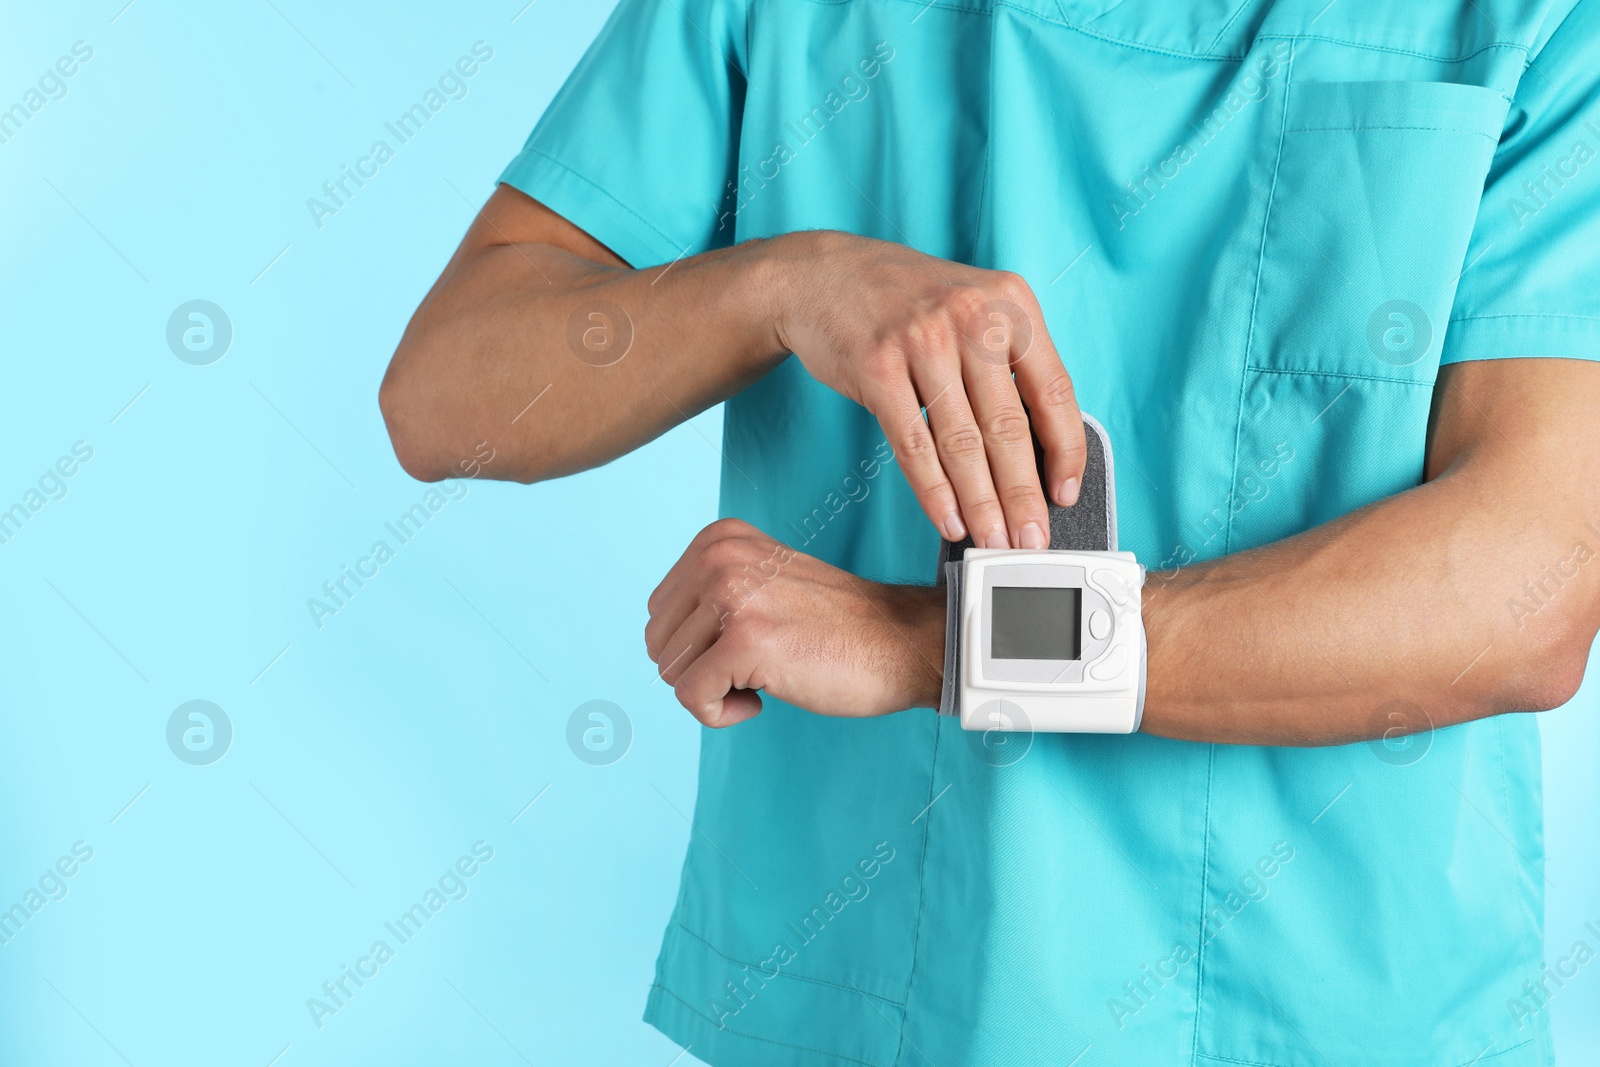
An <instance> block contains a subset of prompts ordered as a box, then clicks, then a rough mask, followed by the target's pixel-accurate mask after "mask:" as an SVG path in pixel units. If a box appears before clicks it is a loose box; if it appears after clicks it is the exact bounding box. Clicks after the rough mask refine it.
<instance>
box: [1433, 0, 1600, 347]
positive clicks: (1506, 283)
mask: <svg viewBox="0 0 1600 1067" xmlns="http://www.w3.org/2000/svg"><path fill="white" fill-rule="evenodd" d="M1508 356H1560V357H1569V358H1576V359H1600V3H1597V2H1595V0H1578V2H1577V4H1576V5H1575V6H1574V7H1572V9H1571V10H1570V11H1569V13H1568V14H1567V16H1566V18H1565V19H1564V20H1562V21H1561V22H1560V24H1559V25H1558V26H1556V28H1555V30H1554V31H1553V32H1552V33H1550V35H1549V37H1548V39H1547V40H1546V41H1545V43H1544V45H1543V47H1542V48H1538V49H1537V50H1536V51H1535V52H1534V53H1533V55H1532V58H1531V60H1530V61H1529V63H1528V66H1527V69H1526V70H1525V71H1524V73H1523V76H1522V79H1521V82H1520V83H1519V85H1518V88H1517V91H1516V96H1515V98H1514V99H1513V100H1512V102H1511V109H1510V112H1509V115H1508V117H1507V123H1506V131H1505V133H1504V135H1503V136H1502V138H1501V142H1500V147H1499V149H1498V151H1497V152H1496V153H1495V158H1494V162H1493V164H1492V165H1491V167H1490V170H1489V178H1488V181H1487V183H1486V186H1485V189H1484V194H1483V200H1482V203H1481V204H1480V206H1479V209H1478V220H1477V224H1476V227H1475V229H1474V231H1473V236H1472V241H1471V244H1470V246H1469V248H1468V250H1467V259H1466V270H1465V271H1464V272H1463V273H1462V275H1461V280H1460V283H1459V285H1458V288H1457V291H1456V301H1455V307H1454V309H1453V311H1452V312H1451V317H1450V324H1449V327H1448V329H1447V330H1446V331H1445V339H1444V350H1443V353H1442V357H1441V359H1442V362H1444V363H1458V362H1461V361H1464V360H1473V359H1498V358H1505V357H1508Z"/></svg>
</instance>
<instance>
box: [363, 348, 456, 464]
mask: <svg viewBox="0 0 1600 1067" xmlns="http://www.w3.org/2000/svg"><path fill="white" fill-rule="evenodd" d="M412 392H413V390H412V389H411V388H410V387H409V386H408V385H407V384H406V379H405V375H403V374H402V373H397V371H396V367H395V365H394V364H393V363H391V364H390V365H389V371H388V373H387V374H385V375H384V376H383V384H382V385H380V386H379V387H378V410H379V411H381V412H382V413H383V425H384V427H385V428H386V429H387V430H388V431H389V445H390V447H391V448H393V449H394V458H395V459H396V460H398V461H399V463H400V468H401V469H402V470H404V471H405V472H406V473H407V474H409V475H411V477H413V478H415V479H417V481H419V482H437V481H440V480H442V479H443V478H444V477H445V475H444V473H443V472H442V471H441V470H440V469H439V465H438V457H437V455H436V454H435V450H434V448H433V447H432V442H431V441H430V440H429V437H428V434H427V433H426V432H425V430H424V429H423V424H424V422H425V419H424V417H423V414H422V413H421V412H419V411H418V410H417V403H416V402H415V400H414V399H413V397H412V395H411V394H412Z"/></svg>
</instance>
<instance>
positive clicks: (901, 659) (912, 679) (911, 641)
mask: <svg viewBox="0 0 1600 1067" xmlns="http://www.w3.org/2000/svg"><path fill="white" fill-rule="evenodd" d="M879 588H880V590H882V592H883V596H882V598H881V602H882V604H881V606H882V613H883V615H884V617H885V618H886V619H887V620H888V634H887V638H888V641H889V642H890V645H889V647H890V648H891V649H892V650H893V653H894V662H895V663H896V664H897V665H898V666H899V667H900V670H899V671H898V672H897V673H898V674H899V675H900V677H901V679H902V681H901V698H900V700H899V701H898V703H899V706H901V707H905V708H934V709H937V708H938V707H939V700H940V698H941V696H943V689H944V644H945V600H946V592H945V590H944V589H943V587H940V586H925V585H885V586H880V587H879Z"/></svg>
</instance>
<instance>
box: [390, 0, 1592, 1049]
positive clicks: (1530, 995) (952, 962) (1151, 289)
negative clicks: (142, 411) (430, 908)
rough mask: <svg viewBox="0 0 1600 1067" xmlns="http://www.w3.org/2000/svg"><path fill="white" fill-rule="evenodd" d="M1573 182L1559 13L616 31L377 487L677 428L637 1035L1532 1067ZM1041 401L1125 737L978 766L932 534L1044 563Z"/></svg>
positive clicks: (463, 303)
mask: <svg viewBox="0 0 1600 1067" xmlns="http://www.w3.org/2000/svg"><path fill="white" fill-rule="evenodd" d="M1597 154H1600V2H1597V0H1462V2H1459V3H1458V2H1456V0H1434V2H1417V3H1406V4H1395V3H1388V2H1385V0H1334V2H1333V3H1326V2H1325V0H1307V2H1305V3H1300V2H1279V3H1270V2H1267V0H1245V2H1243V3H1234V2H1231V0H1230V2H1223V0H1191V2H1190V3H1185V4H1177V3H1159V2H1157V0H959V2H957V0H826V2H824V0H621V3H620V4H618V6H617V8H616V11H615V13H614V14H613V15H612V17H611V19H610V21H609V22H608V23H607V24H606V27H605V29H604V31H603V32H602V33H601V35H600V37H599V39H598V40H597V41H596V42H595V44H594V46H593V47H592V48H591V50H590V51H589V53H588V54H587V55H586V56H585V57H584V59H583V60H582V62H581V63H580V64H579V66H578V67H577V69H576V70H575V71H574V73H573V74H572V76H571V78H570V80H569V81H568V82H567V84H566V86H565V87H564V88H563V89H562V90H561V91H560V93H559V94H558V95H557V96H556V98H555V100H554V102H553V103H552V104H551V105H550V107H549V109H548V110H547V111H546V112H545V114H544V116H543V118H542V119H541V120H540V121H539V123H538V126H537V128H536V129H534V131H533V133H532V135H531V136H530V137H529V139H528V141H527V144H526V146H525V147H524V148H523V150H522V152H521V154H520V155H518V156H517V157H516V158H515V159H514V160H513V161H512V162H511V164H510V165H509V166H508V167H507V168H506V170H505V172H504V174H503V175H502V176H501V179H500V180H501V182H502V184H501V186H500V187H499V188H498V190H497V191H496V192H495V193H494V195H493V196H492V197H491V198H490V200H489V201H488V203H487V204H486V206H485V207H484V209H483V211H482V213H481V214H480V215H479V217H478V219H477V220H476V222H475V223H474V224H473V226H472V228H471V230H470V231H469V232H468V234H467V236H466V238H465V240H464V241H463V243H462V245H461V248H460V249H459V250H458V251H457V253H456V254H455V257H454V258H453V259H452V260H451V262H450V264H449V265H448V267H447V268H446V269H445V271H444V273H443V275H442V276H441V278H440V279H439V282H438V283H437V285H436V286H435V287H434V289H433V291H432V292H431V293H430V294H429V295H428V297H427V298H426V299H425V301H424V302H423V304H422V306H421V307H420V309H419V310H418V312H417V314H416V316H415V318H414V319H413V321H412V322H411V325H410V327H409V329H408V330H407V332H406V334H405V337H404V340H403V341H402V343H401V345H400V347H399V350H398V352H397V353H396V356H395V359H394V362H393V365H392V366H391V368H390V371H389V374H388V377H387V379H386V380H385V382H384V386H383V392H382V403H383V409H384V414H385V416H386V419H387V420H388V423H389V426H390V431H391V434H392V437H393V440H394V444H395V448H396V452H397V454H398V456H399V459H400V461H401V463H402V464H403V465H404V466H405V468H406V469H407V470H408V471H410V472H411V473H413V474H414V475H416V476H417V477H419V478H423V479H438V478H441V477H444V476H446V475H449V474H451V473H454V471H455V469H456V464H457V463H458V462H459V461H460V459H462V458H463V457H468V456H471V455H473V454H474V450H475V449H476V448H477V447H478V445H479V443H480V442H483V441H485V440H487V441H489V442H491V443H492V444H493V446H494V448H495V449H496V450H497V453H498V454H499V455H500V456H504V457H508V459H509V465H510V466H511V467H512V468H513V470H512V474H511V476H513V477H516V478H518V479H519V480H524V481H533V480H537V479H542V478H550V477H557V476H560V475H564V474H568V473H572V472H574V471H579V470H583V469H585V468H589V467H593V466H595V465H598V464H601V463H604V462H606V461H608V460H610V459H612V458H615V457H616V456H619V455H621V454H623V453H625V452H627V451H629V450H631V449H634V448H637V447H639V446H640V445H642V444H644V443H645V442H647V441H649V440H651V439H653V438H655V437H656V436H658V435H660V434H661V433H663V432H664V431H666V430H667V429H669V428H670V427H672V426H674V425H676V424H678V423H681V422H682V421H684V420H685V419H688V418H690V417H692V416H694V415H695V414H696V413H698V412H700V411H703V410H705V409H706V408H708V407H710V406H712V405H714V404H717V403H719V402H725V404H726V406H725V414H724V431H723V442H722V453H723V469H722V499H721V514H722V516H723V518H722V519H721V520H720V521H718V522H716V523H714V524H713V525H711V526H709V527H707V528H706V530H705V531H704V532H702V533H701V534H700V535H699V536H698V537H697V538H695V540H694V542H693V543H692V544H691V545H689V546H688V548H687V551H686V552H685V554H684V556H683V558H682V560H681V561H680V562H679V563H678V564H677V565H676V566H675V567H674V568H673V569H672V571H671V572H670V573H669V574H667V575H666V576H665V578H664V580H663V581H662V583H661V585H660V587H659V588H658V589H657V590H656V591H655V592H654V594H653V595H652V597H651V599H650V602H649V609H650V616H651V618H650V623H649V627H648V629H647V631H646V634H645V638H646V646H647V648H648V650H649V653H650V655H651V657H652V658H653V659H654V660H655V661H656V662H657V663H658V664H659V667H660V670H661V673H662V677H663V678H664V679H665V680H666V681H667V682H669V683H671V684H672V685H673V686H674V687H675V689H676V695H677V697H678V700H679V701H680V702H681V703H682V704H683V705H684V706H685V707H686V708H687V709H688V710H689V712H691V713H692V714H693V715H694V716H695V717H696V718H697V719H699V720H700V721H701V722H703V723H704V724H705V725H706V726H708V727H713V728H716V729H708V730H706V731H705V733H704V738H703V744H702V750H701V760H700V785H699V800H698V803H697V806H696V809H695V816H694V821H695V830H696V833H694V834H693V835H692V836H691V838H690V844H689V850H688V856H687V859H686V861H685V865H684V869H683V880H682V887H681V890H680V893H679V896H678V900H677V905H676V908H675V910H674V913H673V915H672V919H671V922H670V925H669V926H668V929H667V932H666V936H665V941H664V944H663V946H662V950H661V955H660V961H659V964H658V967H657V971H656V975H655V981H654V984H653V985H652V987H651V990H650V995H649V1001H648V1005H647V1007H646V1018H647V1019H648V1021H649V1022H651V1023H652V1024H653V1025H654V1026H656V1027H658V1028H659V1029H661V1030H662V1031H663V1032H664V1033H666V1034H667V1035H668V1036H670V1037H671V1038H672V1039H674V1040H675V1041H677V1042H679V1043H680V1044H682V1045H684V1046H687V1047H689V1048H691V1049H692V1051H693V1054H694V1055H695V1056H697V1057H699V1058H701V1059H703V1060H705V1061H707V1062H708V1063H711V1064H716V1065H719V1067H720V1065H733V1064H737V1065H770V1067H800V1065H805V1067H812V1065H816V1067H821V1065H828V1067H855V1065H871V1067H915V1065H923V1064H929V1065H935V1067H962V1065H977V1064H1005V1065H1012V1064H1055V1065H1066V1064H1075V1065H1079V1067H1091V1065H1096V1064H1107V1065H1123V1064H1195V1065H1202V1064H1206V1065H1227V1064H1250V1065H1255V1067H1308V1065H1318V1064H1320V1065H1337V1067H1344V1065H1351V1064H1359V1065H1395V1067H1399V1065H1406V1067H1410V1065H1437V1067H1463V1065H1466V1064H1485V1065H1487V1064H1494V1065H1495V1067H1522V1065H1531V1064H1548V1063H1551V1062H1552V1052H1551V1046H1550V1038H1549V1030H1548V1023H1547V1014H1548V1013H1547V1010H1546V1005H1547V1003H1548V1001H1549V999H1550V997H1552V996H1554V995H1557V994H1558V993H1559V980H1557V979H1555V978H1553V977H1552V976H1551V975H1550V974H1549V973H1547V972H1545V971H1544V969H1543V966H1542V962H1541V957H1542V948H1543V934H1542V911H1543V897H1542V891H1543V884H1544V877H1543V851H1542V838H1541V821H1542V820H1541V796H1540V767H1539V738H1538V725H1537V721H1536V720H1537V716H1535V715H1531V714H1524V713H1526V712H1531V711H1537V710H1539V709H1547V708H1553V707H1556V706H1558V705H1560V704H1562V703H1563V702H1565V701H1566V700H1568V699H1569V698H1570V697H1571V696H1572V695H1573V693H1574V692H1575V691H1576V689H1577V687H1578V685H1579V682H1580V680H1581V678H1582V675H1583V671H1584V666H1585V663H1586V660H1587V656H1588V652H1589V648H1590V644H1591V642H1592V640H1593V638H1594V636H1595V632H1596V629H1597V626H1600V565H1596V564H1595V563H1594V558H1595V554H1596V553H1597V552H1600V477H1597V476H1596V473H1595V472H1596V469H1597V467H1600V434H1596V433H1595V426H1596V413H1597V412H1600V367H1596V366H1595V365H1594V363H1593V362H1592V361H1593V360H1595V359H1597V358H1600V159H1597V158H1596V157H1597ZM536 400H537V401H538V406H537V407H536V408H532V409H530V407H529V405H530V404H532V403H534V402H535V401H536ZM1080 407H1081V410H1082V411H1086V412H1090V413H1092V414H1094V415H1095V416H1096V417H1098V418H1099V419H1100V420H1101V422H1102V423H1103V424H1104V425H1105V426H1106V428H1107V430H1108V431H1109V434H1110V437H1111V440H1112V442H1113V446H1114V449H1115V453H1116V469H1117V472H1118V484H1117V487H1116V489H1117V501H1118V506H1119V514H1118V524H1119V527H1120V532H1121V547H1122V548H1124V549H1128V550H1131V551H1133V552H1134V553H1136V554H1137V556H1138V558H1139V560H1140V561H1141V562H1142V563H1144V564H1145V565H1146V567H1148V568H1149V570H1150V574H1151V579H1150V582H1149V585H1148V586H1147V591H1146V609H1145V623H1146V627H1147V630H1148V633H1149V677H1148V695H1147V700H1146V705H1145V712H1144V720H1143V728H1142V732H1140V733H1139V734H1135V735H1132V736H1085V735H1036V736H1033V737H1032V738H1031V743H1024V742H1017V743H1013V744H1011V745H1008V746H1003V747H1002V748H1000V749H997V748H995V747H993V746H991V745H987V744H985V743H984V742H983V739H982V735H977V734H971V735H969V734H966V733H964V732H963V731H962V730H961V729H960V727H959V725H958V724H957V723H955V722H954V721H952V720H949V719H945V718H941V717H938V716H936V715H935V713H934V712H933V711H931V710H929V709H930V708H931V707H932V706H934V705H936V704H937V701H938V693H939V681H940V678H941V676H942V674H943V671H944V669H945V665H944V663H943V642H944V638H943V635H944V625H945V618H944V613H945V600H944V594H943V592H942V591H940V590H936V589H933V588H930V585H931V583H932V582H933V579H934V574H935V563H936V560H937V557H938V554H939V544H940V540H941V535H942V536H943V537H946V538H950V539H952V540H955V539H959V538H960V537H962V536H964V535H967V534H970V535H972V536H973V537H974V539H975V540H976V542H977V543H978V544H980V545H987V546H995V547H1007V546H1010V547H1039V546H1042V545H1043V544H1044V543H1045V534H1044V533H1043V530H1044V529H1046V528H1047V526H1046V515H1047V512H1046V501H1047V500H1049V501H1053V502H1056V503H1059V504H1063V505H1066V504H1071V503H1072V502H1073V501H1074V500H1075V498H1076V496H1077V493H1078V491H1079V481H1078V480H1079V478H1080V477H1081V474H1082V470H1083V455H1084V442H1083V437H1082V429H1081V422H1080V416H1079V411H1080ZM1033 437H1037V438H1038V440H1039V441H1040V442H1041V443H1042V445H1043V448H1044V455H1045V462H1044V463H1043V466H1042V473H1041V468H1040V467H1038V466H1036V465H1035V463H1034V459H1033V453H1032V448H1031V440H1032V438H1033ZM496 469H497V470H499V469H501V466H500V464H499V463H498V462H497V464H496ZM908 709H910V710H908ZM728 727H731V728H728Z"/></svg>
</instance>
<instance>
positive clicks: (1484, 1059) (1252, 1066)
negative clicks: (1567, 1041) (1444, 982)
mask: <svg viewBox="0 0 1600 1067" xmlns="http://www.w3.org/2000/svg"><path fill="white" fill-rule="evenodd" d="M1534 1043H1535V1039H1534V1038H1531V1037H1530V1038H1529V1039H1528V1040H1526V1041H1519V1042H1517V1043H1516V1044H1515V1045H1512V1046H1510V1047H1508V1048H1503V1049H1501V1050H1500V1051H1499V1052H1495V1053H1492V1054H1490V1055H1488V1056H1482V1055H1480V1056H1476V1057H1474V1058H1473V1059H1470V1060H1466V1061H1464V1062H1462V1063H1459V1064H1456V1065H1455V1067H1473V1065H1474V1064H1479V1063H1488V1062H1489V1061H1490V1060H1493V1059H1497V1058H1499V1057H1501V1056H1507V1055H1510V1054H1511V1053H1513V1052H1518V1051H1520V1050H1522V1049H1525V1048H1527V1047H1528V1046H1530V1045H1532V1044H1534ZM1195 1058H1196V1059H1197V1060H1210V1061H1212V1062H1214V1063H1238V1064H1243V1065H1244V1067H1284V1065H1283V1064H1281V1063H1273V1062H1271V1061H1269V1060H1246V1059H1240V1058H1239V1057H1237V1056H1219V1055H1216V1054H1214V1053H1210V1052H1200V1053H1197V1054H1196V1056H1195Z"/></svg>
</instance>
